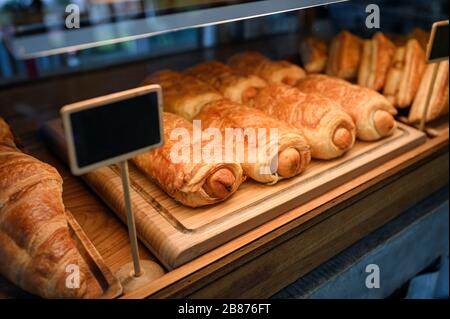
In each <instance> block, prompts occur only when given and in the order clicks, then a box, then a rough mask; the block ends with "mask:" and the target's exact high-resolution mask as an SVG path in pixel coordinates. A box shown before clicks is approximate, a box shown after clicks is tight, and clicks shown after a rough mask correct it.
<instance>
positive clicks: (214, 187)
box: [203, 168, 236, 199]
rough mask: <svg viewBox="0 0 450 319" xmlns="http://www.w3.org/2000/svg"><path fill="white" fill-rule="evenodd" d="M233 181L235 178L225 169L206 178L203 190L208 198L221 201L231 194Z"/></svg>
mask: <svg viewBox="0 0 450 319" xmlns="http://www.w3.org/2000/svg"><path fill="white" fill-rule="evenodd" d="M235 181H236V178H235V176H234V175H233V173H232V172H231V171H230V170H228V169H226V168H222V169H219V170H217V171H215V172H214V173H213V174H211V176H209V177H208V179H207V180H206V182H205V184H204V185H203V189H204V190H205V191H206V193H208V195H209V196H211V197H214V198H222V199H223V198H226V197H227V196H228V195H230V194H231V192H232V191H233V186H234V183H235Z"/></svg>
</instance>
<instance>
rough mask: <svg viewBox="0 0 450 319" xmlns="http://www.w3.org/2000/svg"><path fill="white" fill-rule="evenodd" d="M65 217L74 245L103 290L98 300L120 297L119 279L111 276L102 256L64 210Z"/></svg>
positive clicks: (68, 212) (73, 218)
mask: <svg viewBox="0 0 450 319" xmlns="http://www.w3.org/2000/svg"><path fill="white" fill-rule="evenodd" d="M66 216H67V222H68V224H69V231H70V234H71V235H72V238H73V239H74V241H75V243H76V246H77V248H78V251H79V252H80V254H81V256H82V257H83V258H84V260H85V261H86V263H87V265H88V267H89V269H90V271H91V272H92V274H93V275H94V277H95V278H96V279H97V281H98V283H99V285H100V287H101V288H102V290H103V294H102V295H101V296H100V297H99V299H112V298H116V297H118V296H120V295H121V294H122V285H121V284H120V282H119V279H117V278H116V277H115V276H114V275H113V273H112V271H111V269H110V268H109V267H108V266H107V265H106V264H105V262H104V261H103V258H102V256H100V254H99V253H98V251H97V249H95V247H94V245H93V244H92V242H91V241H90V240H89V238H88V237H87V236H86V234H85V233H84V231H83V229H82V228H81V226H80V225H79V224H78V222H77V221H76V220H75V217H73V215H72V214H71V213H70V211H68V210H66Z"/></svg>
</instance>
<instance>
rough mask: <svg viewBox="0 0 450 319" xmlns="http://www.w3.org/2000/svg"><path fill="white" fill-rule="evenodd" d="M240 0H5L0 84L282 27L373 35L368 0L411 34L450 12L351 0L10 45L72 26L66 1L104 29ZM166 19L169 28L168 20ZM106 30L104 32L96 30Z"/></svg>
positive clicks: (386, 26)
mask: <svg viewBox="0 0 450 319" xmlns="http://www.w3.org/2000/svg"><path fill="white" fill-rule="evenodd" d="M299 1H300V2H301V0H299ZM243 2H244V3H245V2H254V1H245V0H244V1H242V0H241V1H233V0H231V1H220V0H219V1H218V0H209V1H202V0H184V1H183V0H181V1H179V0H156V1H152V0H70V1H69V0H0V87H5V86H11V85H15V84H20V83H24V82H29V81H36V80H40V79H44V78H48V77H54V76H59V75H65V74H73V73H77V72H87V71H91V70H95V69H101V68H106V67H110V66H112V65H123V64H126V63H132V62H136V61H142V60H148V59H157V58H158V57H162V56H169V55H174V54H178V53H181V52H189V51H194V50H201V49H204V48H211V47H220V46H227V45H228V46H229V45H232V44H236V43H244V42H248V41H251V40H255V39H264V38H265V37H268V36H273V35H279V34H298V35H299V36H300V37H301V36H302V35H304V34H305V33H309V32H313V33H317V34H319V35H321V36H322V37H331V36H332V35H333V34H335V33H336V32H337V31H339V30H341V29H349V30H351V31H352V32H354V33H356V34H359V35H361V36H370V34H371V33H372V32H374V31H372V30H373V29H367V28H362V27H361V26H363V25H364V21H365V19H366V16H367V13H366V12H365V7H366V6H367V5H368V4H370V3H376V4H378V5H379V6H380V8H381V29H382V31H384V32H388V33H399V34H406V33H408V32H410V31H411V30H412V29H413V28H415V27H421V28H424V29H430V26H431V24H432V23H433V22H434V21H437V20H442V19H448V10H449V1H447V0H413V1H411V0H400V1H399V0H396V1H394V0H378V1H376V0H371V1H348V2H342V3H336V4H330V5H325V6H319V7H317V8H312V9H305V10H300V11H292V12H288V13H280V14H275V15H269V16H265V17H260V18H253V19H248V20H242V21H237V22H230V23H225V24H219V25H214V26H208V27H201V28H192V29H187V30H182V31H175V32H170V33H166V34H161V35H157V36H153V37H147V38H143V39H139V40H133V41H127V42H121V43H116V44H110V45H104V46H100V47H95V48H90V49H85V50H78V51H77V50H72V51H68V52H65V53H62V54H56V55H51V56H42V57H38V58H28V59H21V58H18V57H16V56H14V55H13V54H12V53H11V50H9V49H8V48H10V46H11V42H12V40H14V39H18V38H24V37H27V36H30V35H36V34H45V33H47V34H51V35H52V37H53V38H54V39H55V41H58V38H59V37H61V35H65V34H67V33H69V32H72V31H71V30H68V29H67V28H66V27H65V19H66V17H67V15H68V14H69V13H67V12H66V10H65V8H66V6H67V5H69V4H76V5H77V6H78V8H79V9H80V18H81V19H80V26H81V28H83V27H89V26H107V28H106V29H102V30H101V32H103V33H105V32H106V33H107V32H109V31H110V32H112V33H114V32H115V33H116V34H117V33H120V30H116V29H115V25H116V24H117V23H119V22H123V21H128V22H133V21H137V20H139V19H141V20H142V19H144V18H146V17H152V16H163V15H167V14H171V13H179V12H183V11H189V10H192V9H202V8H209V7H213V6H221V5H225V4H234V3H243ZM163 27H164V28H166V29H170V26H163ZM102 36H104V34H99V37H102Z"/></svg>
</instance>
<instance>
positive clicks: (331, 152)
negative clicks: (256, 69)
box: [254, 85, 356, 159]
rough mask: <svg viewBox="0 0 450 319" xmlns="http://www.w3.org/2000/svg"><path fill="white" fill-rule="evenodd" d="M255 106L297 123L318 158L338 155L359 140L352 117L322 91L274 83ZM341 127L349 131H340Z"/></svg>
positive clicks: (256, 101)
mask: <svg viewBox="0 0 450 319" xmlns="http://www.w3.org/2000/svg"><path fill="white" fill-rule="evenodd" d="M254 107H255V108H257V109H260V110H261V111H263V112H265V113H267V114H269V115H270V116H273V117H275V118H278V119H280V120H283V121H285V122H287V123H289V124H291V125H293V126H295V127H297V128H298V129H299V130H300V131H301V132H302V133H303V135H304V136H305V138H306V140H307V141H308V143H309V145H310V147H311V155H312V157H314V158H318V159H332V158H336V157H338V156H341V155H342V154H344V153H345V152H346V151H348V150H349V149H350V148H351V147H353V144H354V142H355V135H356V132H355V125H354V123H353V121H352V119H351V117H350V116H349V115H348V114H347V113H345V112H344V111H343V110H342V109H341V107H340V106H339V105H338V104H337V103H335V102H333V101H332V100H331V99H327V98H324V97H322V96H320V95H317V94H304V93H301V92H300V91H299V90H297V89H295V88H291V87H288V86H284V85H276V86H275V85H274V86H270V87H267V88H264V89H262V90H261V91H260V92H259V94H258V95H257V97H256V99H255V100H254ZM338 130H340V131H341V130H343V131H345V132H343V134H339V133H337V131H338ZM343 139H344V140H343ZM338 145H339V146H338Z"/></svg>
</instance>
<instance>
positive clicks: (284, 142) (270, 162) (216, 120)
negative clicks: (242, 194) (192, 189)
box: [197, 99, 311, 184]
mask: <svg viewBox="0 0 450 319" xmlns="http://www.w3.org/2000/svg"><path fill="white" fill-rule="evenodd" d="M197 119H198V120H201V123H202V127H203V129H205V128H219V129H221V130H222V134H223V135H225V131H224V130H225V129H229V128H242V129H253V130H252V131H253V133H254V138H255V141H254V143H253V144H250V145H251V146H249V140H250V137H248V138H246V139H245V150H243V154H242V155H244V156H243V159H242V161H240V162H241V166H242V168H243V170H244V173H245V175H247V176H249V177H250V178H252V179H253V180H255V181H257V182H260V183H265V184H274V183H276V182H277V181H278V180H279V179H281V178H290V177H293V176H296V175H298V174H300V173H302V172H303V171H304V170H305V169H306V167H307V166H308V164H309V162H310V160H311V152H310V149H309V146H308V144H307V142H306V140H305V138H304V137H303V135H302V134H301V133H300V131H298V130H297V129H296V128H295V127H293V126H290V125H289V124H287V123H285V122H282V121H279V120H276V119H274V118H272V117H270V116H268V115H266V114H264V113H263V112H261V111H258V110H256V109H254V108H250V107H247V106H244V105H241V104H237V103H235V102H232V101H230V100H228V99H223V100H221V101H215V102H211V103H209V104H208V105H206V106H205V107H204V108H203V110H202V111H201V112H200V113H199V114H198V116H197ZM274 128H275V129H277V138H276V139H273V140H271V139H270V129H274ZM259 129H265V130H266V131H265V139H258V136H259V134H260V132H259V131H258V130H259ZM243 132H244V131H243ZM260 143H264V145H261V144H260ZM273 143H277V148H278V153H276V154H271V148H273ZM256 144H257V145H256ZM255 146H257V147H258V149H256V148H255ZM262 147H263V148H262ZM261 148H262V149H265V154H266V156H264V157H265V158H260V157H258V156H257V158H255V159H253V160H249V159H251V158H250V157H249V154H250V152H251V151H253V152H254V153H253V154H255V155H257V153H256V152H257V151H258V150H259V149H261ZM272 152H273V151H272ZM272 155H274V156H275V157H276V158H272V157H271V156H272ZM262 159H264V161H261V160H262ZM264 168H267V169H270V171H269V172H265V171H264Z"/></svg>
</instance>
